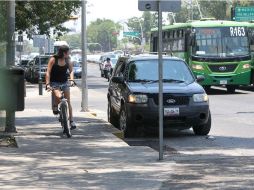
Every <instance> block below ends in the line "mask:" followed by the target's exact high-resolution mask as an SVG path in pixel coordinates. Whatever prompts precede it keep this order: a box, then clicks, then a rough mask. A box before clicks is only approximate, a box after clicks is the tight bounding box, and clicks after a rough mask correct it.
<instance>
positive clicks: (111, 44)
mask: <svg viewBox="0 0 254 190" xmlns="http://www.w3.org/2000/svg"><path fill="white" fill-rule="evenodd" d="M119 29H120V25H119V24H117V23H114V21H112V20H109V19H97V20H96V21H94V22H91V23H90V25H89V26H88V27H87V43H99V44H101V46H102V48H103V50H104V51H112V49H115V48H117V33H119Z"/></svg>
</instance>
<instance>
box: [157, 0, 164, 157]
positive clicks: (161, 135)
mask: <svg viewBox="0 0 254 190" xmlns="http://www.w3.org/2000/svg"><path fill="white" fill-rule="evenodd" d="M158 36H159V43H158V46H159V47H158V49H159V52H158V58H159V64H158V69H159V141H160V148H159V160H163V83H162V79H163V62H162V11H161V2H160V0H158Z"/></svg>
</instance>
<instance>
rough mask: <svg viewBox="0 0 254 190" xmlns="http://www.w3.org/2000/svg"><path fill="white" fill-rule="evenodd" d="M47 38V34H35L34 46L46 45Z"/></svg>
mask: <svg viewBox="0 0 254 190" xmlns="http://www.w3.org/2000/svg"><path fill="white" fill-rule="evenodd" d="M45 42H46V38H45V35H34V36H33V46H34V47H39V48H40V47H45Z"/></svg>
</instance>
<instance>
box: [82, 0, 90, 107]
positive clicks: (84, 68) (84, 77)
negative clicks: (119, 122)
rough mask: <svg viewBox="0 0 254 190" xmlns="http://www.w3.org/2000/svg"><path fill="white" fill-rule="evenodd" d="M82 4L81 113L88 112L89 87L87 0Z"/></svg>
mask: <svg viewBox="0 0 254 190" xmlns="http://www.w3.org/2000/svg"><path fill="white" fill-rule="evenodd" d="M81 2H82V26H81V27H82V29H81V35H82V37H81V38H82V62H83V63H82V83H81V84H82V85H81V87H82V102H81V111H84V112H86V111H88V87H87V60H86V53H87V42H86V0H81Z"/></svg>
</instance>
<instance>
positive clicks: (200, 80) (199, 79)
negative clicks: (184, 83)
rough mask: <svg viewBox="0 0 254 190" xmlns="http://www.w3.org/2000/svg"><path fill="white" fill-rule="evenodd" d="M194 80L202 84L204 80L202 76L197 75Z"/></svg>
mask: <svg viewBox="0 0 254 190" xmlns="http://www.w3.org/2000/svg"><path fill="white" fill-rule="evenodd" d="M196 80H197V82H203V81H204V80H205V77H204V76H203V75H198V76H197V78H196Z"/></svg>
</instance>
